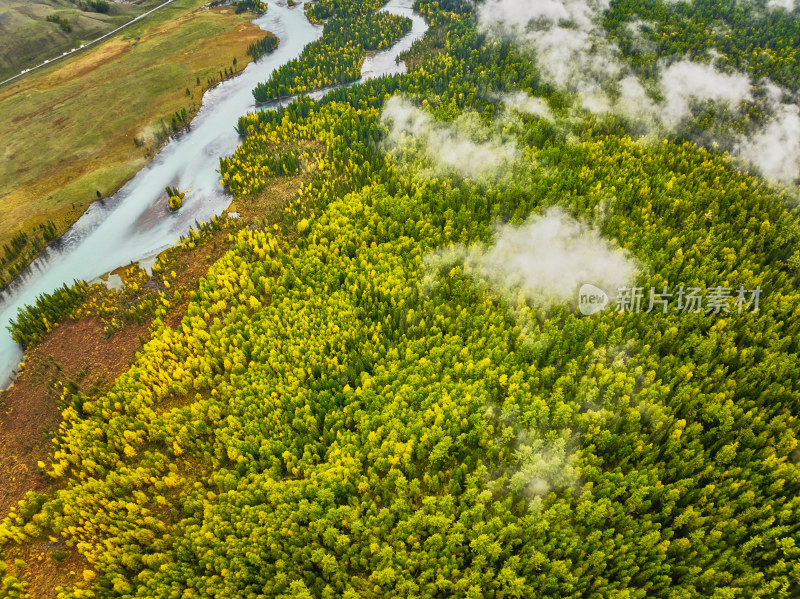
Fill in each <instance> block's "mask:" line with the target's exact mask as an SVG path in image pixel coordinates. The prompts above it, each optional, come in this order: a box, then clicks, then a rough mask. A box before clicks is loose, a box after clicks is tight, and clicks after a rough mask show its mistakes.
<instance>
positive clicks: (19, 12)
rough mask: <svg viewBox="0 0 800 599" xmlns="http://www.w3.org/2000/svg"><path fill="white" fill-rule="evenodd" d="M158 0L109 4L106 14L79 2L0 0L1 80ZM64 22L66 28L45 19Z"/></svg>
mask: <svg viewBox="0 0 800 599" xmlns="http://www.w3.org/2000/svg"><path fill="white" fill-rule="evenodd" d="M156 5H157V0H133V1H132V2H109V3H108V12H106V13H103V12H97V11H96V10H91V7H90V6H89V5H88V4H87V3H86V2H83V3H81V2H80V0H75V1H74V2H73V1H71V0H37V1H35V2H24V1H22V0H0V38H2V40H3V43H2V45H1V46H0V80H2V79H5V78H6V77H9V76H11V75H14V74H15V73H18V72H19V71H20V70H22V69H25V68H30V67H31V66H33V65H36V64H39V63H40V62H42V61H43V60H45V59H47V58H52V57H53V56H56V55H58V54H60V53H61V52H64V51H66V50H69V49H70V48H74V47H77V46H80V44H82V43H84V42H86V41H88V40H91V39H95V38H97V37H99V36H101V35H103V34H105V33H107V32H109V31H111V30H112V29H114V28H116V27H119V26H121V25H123V24H124V23H126V22H128V21H130V20H131V19H132V18H134V17H136V16H137V15H140V14H142V13H143V12H145V11H146V10H149V9H150V8H152V7H153V6H156ZM48 17H51V18H58V19H64V21H65V22H66V23H68V27H67V28H68V29H69V30H68V31H67V30H66V29H67V28H65V27H61V25H60V23H58V22H52V21H48V20H47V18H48Z"/></svg>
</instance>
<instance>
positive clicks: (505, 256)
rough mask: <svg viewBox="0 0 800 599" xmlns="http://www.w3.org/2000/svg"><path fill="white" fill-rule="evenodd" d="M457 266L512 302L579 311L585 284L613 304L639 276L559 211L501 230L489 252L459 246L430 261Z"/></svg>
mask: <svg viewBox="0 0 800 599" xmlns="http://www.w3.org/2000/svg"><path fill="white" fill-rule="evenodd" d="M459 262H461V263H463V265H464V269H465V272H466V273H467V274H468V275H469V276H471V277H473V278H474V279H476V280H478V281H481V282H484V283H485V284H487V285H488V286H489V287H490V288H492V290H493V291H495V292H496V293H498V294H499V295H501V296H503V297H506V298H508V299H509V300H510V301H513V300H516V299H518V298H519V297H520V296H521V297H522V298H524V299H525V300H527V301H531V302H534V303H536V304H540V305H544V306H549V305H551V304H552V303H554V302H560V303H565V304H568V305H572V306H574V305H576V304H577V299H578V290H579V289H580V287H581V285H583V284H584V283H591V284H593V285H596V286H598V287H600V288H601V289H603V290H605V291H606V293H607V294H608V295H609V297H611V298H613V297H614V296H615V295H616V290H617V289H619V288H621V287H626V286H630V284H631V282H632V281H633V279H634V277H635V275H636V272H637V264H636V262H635V261H634V260H633V259H631V258H630V257H629V256H628V255H627V253H626V252H624V251H623V250H621V249H619V248H615V247H613V246H612V245H611V244H610V243H609V242H608V240H606V239H605V238H603V236H602V235H601V234H600V233H599V232H598V231H597V230H596V229H595V228H593V227H591V226H590V225H588V224H586V223H584V222H581V221H578V220H575V219H574V218H572V217H571V216H569V215H568V214H566V213H565V212H564V211H563V210H561V209H560V208H550V209H549V210H547V212H545V213H544V214H541V215H539V214H537V215H533V216H531V217H530V218H529V219H528V220H527V222H525V223H524V224H523V225H521V226H512V225H503V226H501V227H499V228H498V229H497V232H496V236H495V242H494V244H493V245H491V246H488V247H486V246H483V245H475V246H470V247H468V248H465V247H463V246H457V247H455V248H451V249H449V250H446V251H441V252H438V253H436V254H434V255H432V256H429V258H428V265H429V267H431V268H433V269H435V268H437V267H439V266H441V265H452V264H455V263H459Z"/></svg>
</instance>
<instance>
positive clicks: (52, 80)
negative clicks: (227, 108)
mask: <svg viewBox="0 0 800 599" xmlns="http://www.w3.org/2000/svg"><path fill="white" fill-rule="evenodd" d="M202 5H203V2H202V0H180V1H178V2H175V3H174V4H172V5H170V6H167V7H165V8H164V9H162V10H160V11H159V12H157V13H155V14H154V15H153V16H152V17H149V18H148V19H147V20H146V21H145V22H143V23H137V24H135V25H133V26H132V27H131V28H130V29H127V30H125V31H124V32H123V33H122V34H121V35H120V36H119V37H115V38H113V39H111V40H109V41H107V42H105V43H103V44H102V45H100V46H98V47H97V48H96V49H94V50H91V51H89V52H87V53H86V54H82V55H79V56H77V57H75V58H70V59H68V60H67V61H65V62H64V63H61V64H59V65H54V66H53V67H52V68H49V69H44V70H43V71H42V72H41V73H33V74H31V75H30V76H29V77H26V78H24V79H22V80H21V81H20V82H19V83H16V84H14V85H12V86H8V87H6V88H3V89H0V115H1V116H0V139H2V140H3V144H2V146H1V147H0V211H2V216H3V218H2V219H0V254H2V255H0V262H2V258H4V257H5V253H4V251H3V248H4V246H5V245H6V244H7V243H9V241H10V240H11V239H12V238H13V237H14V236H15V235H17V234H18V233H19V232H26V233H27V234H28V242H27V243H26V244H25V245H24V247H22V248H21V249H20V250H19V251H18V252H12V256H11V259H7V260H6V261H5V264H3V265H2V267H0V285H2V284H3V283H6V282H7V281H8V280H9V279H10V277H11V276H12V275H13V273H14V271H15V270H16V269H18V268H19V267H20V266H22V265H24V264H25V263H27V262H28V261H29V260H30V258H31V257H32V255H34V254H35V253H36V252H37V248H36V244H37V243H38V244H39V245H43V244H44V243H45V242H46V239H45V238H44V236H43V233H42V228H41V225H44V224H46V223H48V222H53V223H54V224H55V229H56V231H57V233H58V234H60V233H63V232H64V231H65V230H66V229H67V228H68V227H69V226H70V225H71V224H72V223H73V222H74V221H75V220H77V218H79V217H80V215H81V214H82V213H83V212H84V210H85V209H86V207H87V206H88V205H89V203H91V202H92V201H93V200H95V199H97V192H98V191H99V192H100V194H101V195H103V196H105V195H108V194H110V193H112V192H113V191H115V190H116V189H118V188H119V187H120V186H121V185H122V184H124V182H125V181H127V180H128V179H129V178H130V177H132V176H133V175H134V174H135V173H136V172H137V171H138V170H139V169H141V168H142V166H144V164H145V163H146V161H147V159H148V156H149V155H152V153H153V151H154V150H155V148H156V146H157V145H158V143H159V141H160V138H161V137H163V127H162V126H161V122H162V120H164V121H166V123H167V125H168V126H169V124H170V119H171V116H172V115H173V114H175V113H176V112H180V111H181V110H182V109H185V110H186V113H187V114H188V115H189V116H191V115H192V114H193V113H194V112H195V111H196V109H197V108H199V106H200V103H201V99H202V93H203V91H204V90H205V88H206V87H207V83H206V81H207V79H208V78H209V77H213V76H214V75H216V73H218V72H219V71H221V70H224V69H225V68H231V66H232V62H233V59H234V58H236V59H237V63H238V66H237V69H241V68H243V67H244V66H245V65H246V64H247V62H248V61H249V59H248V57H247V56H246V54H245V50H246V48H247V46H248V45H249V44H250V43H252V42H254V41H256V40H257V39H260V38H261V37H263V32H262V31H261V30H260V29H259V28H258V27H257V26H255V25H253V24H252V23H250V22H249V20H248V18H247V16H246V15H235V14H234V12H233V9H230V8H214V9H206V8H203V7H202ZM198 81H199V84H198ZM135 140H136V142H137V143H135ZM137 144H138V145H137ZM51 235H52V233H51Z"/></svg>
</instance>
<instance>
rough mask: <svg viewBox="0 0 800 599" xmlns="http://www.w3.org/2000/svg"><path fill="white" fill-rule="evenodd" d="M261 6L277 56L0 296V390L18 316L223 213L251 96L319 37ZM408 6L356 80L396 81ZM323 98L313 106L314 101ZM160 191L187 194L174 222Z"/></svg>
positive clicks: (405, 1)
mask: <svg viewBox="0 0 800 599" xmlns="http://www.w3.org/2000/svg"><path fill="white" fill-rule="evenodd" d="M268 4H269V10H268V11H267V13H266V14H265V15H264V16H263V17H260V18H258V19H256V20H255V21H254V22H255V23H256V24H257V25H258V26H259V27H261V28H262V29H265V30H267V31H271V32H273V33H274V34H275V35H277V36H278V37H279V38H280V40H281V41H280V44H279V46H278V48H277V49H276V50H275V51H274V52H273V53H272V54H269V55H268V56H265V57H263V58H261V59H260V60H258V61H257V62H254V63H251V64H249V65H248V66H247V68H246V69H244V71H243V72H242V73H241V74H240V75H238V76H236V77H234V78H233V79H229V80H228V81H225V82H223V83H222V84H220V85H219V86H217V87H216V88H214V89H211V90H209V91H208V92H206V94H205V96H204V98H203V105H202V107H201V108H200V111H199V112H198V113H197V115H196V116H195V118H194V120H193V121H192V124H191V128H190V129H189V130H187V131H186V132H184V133H182V134H180V135H177V136H176V137H174V138H173V139H171V140H170V141H169V142H168V143H167V144H166V145H165V146H164V148H163V149H162V150H161V152H159V154H158V155H157V156H156V157H155V158H154V159H153V160H152V161H151V162H150V164H149V165H148V166H147V167H145V168H144V169H142V170H141V171H140V172H139V173H138V174H137V175H136V176H135V177H134V178H133V179H131V180H130V181H129V182H128V183H127V184H126V185H125V186H124V187H123V188H122V189H120V190H119V191H118V192H117V193H116V194H114V195H113V196H111V197H109V198H106V199H104V200H102V201H98V202H95V203H94V204H92V205H91V206H90V207H89V209H88V210H87V211H86V212H85V213H84V215H83V216H82V217H81V218H80V219H79V220H78V222H76V223H75V225H73V226H72V228H71V229H70V230H69V231H67V233H66V234H65V235H64V236H63V237H62V238H61V239H60V240H59V241H58V242H56V243H54V244H52V245H51V246H50V247H49V248H48V249H47V250H45V252H44V253H43V254H42V255H41V256H40V257H39V258H37V259H36V261H34V262H33V263H32V264H31V265H30V266H29V267H28V268H27V269H26V270H25V271H23V272H22V273H21V274H20V275H19V276H18V277H17V278H16V279H15V280H14V281H13V282H12V283H11V285H9V287H8V288H7V289H6V290H5V291H4V292H3V294H2V295H0V389H4V388H6V387H7V386H8V385H9V384H10V383H12V382H13V380H14V377H15V374H16V368H17V366H18V364H19V362H20V361H21V360H22V357H23V353H22V350H21V348H20V347H19V346H18V345H17V344H16V343H14V341H13V340H12V339H11V335H10V334H9V332H8V331H7V330H6V325H7V324H8V323H9V322H10V321H11V319H13V318H14V317H15V316H16V314H17V310H18V309H19V308H20V307H21V306H24V305H26V304H31V303H33V302H34V301H35V300H36V297H37V296H39V295H40V294H42V293H50V292H52V291H54V290H55V289H57V288H58V287H60V286H61V285H63V284H65V283H72V282H73V281H74V280H75V279H81V280H85V281H91V280H92V279H95V278H97V277H98V276H100V275H102V274H104V273H106V272H109V271H111V270H114V269H115V268H117V267H119V266H123V265H127V264H130V263H131V262H136V261H139V260H142V259H144V258H147V257H150V256H153V255H155V254H157V253H159V252H161V251H163V250H165V249H166V248H168V247H170V246H171V245H172V244H174V243H175V241H177V240H178V239H179V238H180V236H181V235H185V234H186V233H188V231H189V230H190V229H191V228H192V226H193V225H194V224H195V221H198V222H199V221H207V220H209V219H210V218H212V217H213V216H216V215H219V214H222V212H223V211H224V210H225V209H226V208H227V207H228V205H229V204H230V202H231V196H230V195H229V194H227V193H226V192H225V191H224V190H223V188H222V187H221V186H220V184H219V173H218V171H217V169H218V167H219V158H220V157H222V156H230V155H231V154H233V152H234V151H235V149H236V146H237V145H238V142H239V139H238V135H237V133H236V131H235V129H234V126H235V125H236V122H237V120H238V118H239V117H240V116H242V115H244V114H246V113H247V112H248V111H252V110H253V109H254V100H253V96H252V89H253V88H254V87H255V86H256V85H257V84H258V83H259V82H261V81H264V80H266V79H268V78H269V76H270V74H271V73H272V71H273V70H274V69H276V68H278V67H279V66H280V65H282V64H284V63H286V62H288V61H289V60H291V59H293V58H296V57H297V56H299V54H300V52H301V51H302V50H303V48H304V47H305V46H306V45H307V44H309V43H311V42H313V41H315V40H317V39H318V38H319V37H320V36H321V35H322V26H320V25H312V24H311V23H309V21H308V20H307V19H306V17H305V12H304V5H303V4H302V3H298V4H297V5H296V6H294V7H292V8H289V7H288V6H287V5H286V3H285V1H284V0H280V1H278V2H274V1H273V2H269V3H268ZM411 4H412V0H390V1H389V2H388V4H386V6H385V7H384V8H383V9H382V10H384V11H387V12H391V13H394V14H399V15H403V16H407V17H410V18H411V19H412V21H413V27H412V30H411V32H410V33H408V34H407V35H406V36H404V37H403V38H402V39H400V40H399V41H398V42H397V43H396V44H395V45H394V46H392V47H391V48H389V49H388V50H385V51H382V52H378V53H376V54H374V55H372V56H370V57H368V58H367V60H365V61H364V65H363V67H362V71H361V73H362V78H363V79H369V78H374V77H379V76H382V75H388V74H394V73H402V72H404V70H405V65H403V63H402V62H401V63H399V64H398V63H397V62H396V58H397V56H398V55H399V54H400V53H401V52H404V51H405V50H407V49H408V48H410V47H411V44H412V43H413V42H414V41H415V40H417V39H419V38H420V37H422V35H424V33H425V31H426V29H427V26H426V24H425V22H424V20H423V19H422V18H421V17H420V16H419V15H417V14H415V13H414V12H413V10H412V8H411ZM326 91H327V90H321V91H318V92H315V93H314V94H313V96H314V97H317V98H319V97H321V96H322V95H324V93H326ZM168 185H169V186H172V187H177V188H178V189H181V190H186V192H187V193H186V199H185V200H184V206H183V208H182V209H181V210H179V211H178V212H176V213H174V214H173V213H170V212H169V210H168V208H167V205H166V202H165V200H164V188H165V187H166V186H168Z"/></svg>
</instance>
